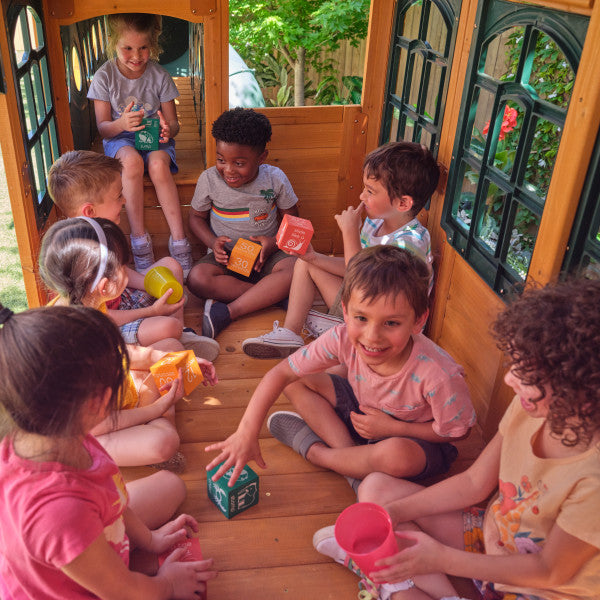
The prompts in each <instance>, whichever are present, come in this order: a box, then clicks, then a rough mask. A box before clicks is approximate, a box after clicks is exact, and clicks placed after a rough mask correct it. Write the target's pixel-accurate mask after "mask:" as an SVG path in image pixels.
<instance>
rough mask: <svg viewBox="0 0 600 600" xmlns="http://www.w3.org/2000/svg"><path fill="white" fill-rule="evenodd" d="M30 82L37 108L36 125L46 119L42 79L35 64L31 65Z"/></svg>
mask: <svg viewBox="0 0 600 600" xmlns="http://www.w3.org/2000/svg"><path fill="white" fill-rule="evenodd" d="M30 74H31V82H32V85H33V93H34V94H35V105H36V108H37V121H38V125H39V124H41V123H42V121H43V120H44V118H45V117H46V105H45V102H44V90H43V88H42V77H41V75H40V67H39V65H38V63H37V62H35V63H33V64H32V65H31V71H30Z"/></svg>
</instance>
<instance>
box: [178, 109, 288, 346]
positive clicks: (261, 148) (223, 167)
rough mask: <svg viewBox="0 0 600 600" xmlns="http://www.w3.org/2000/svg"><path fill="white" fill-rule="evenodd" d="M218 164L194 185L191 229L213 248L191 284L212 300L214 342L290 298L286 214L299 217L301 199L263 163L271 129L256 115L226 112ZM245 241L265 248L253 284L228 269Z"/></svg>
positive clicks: (209, 316)
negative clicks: (283, 245)
mask: <svg viewBox="0 0 600 600" xmlns="http://www.w3.org/2000/svg"><path fill="white" fill-rule="evenodd" d="M212 135H213V137H214V138H215V141H216V149H217V164H216V166H214V167H211V168H210V169H207V170H206V171H204V172H203V173H202V174H201V175H200V177H199V179H198V183H197V184H196V189H195V191H194V197H193V198H192V209H191V211H190V229H191V230H192V232H193V233H194V234H195V235H196V237H197V238H198V239H200V240H201V241H202V242H203V243H204V244H205V245H206V247H207V248H208V249H209V253H208V254H207V255H206V256H204V257H203V258H202V259H200V262H199V263H197V264H196V265H195V266H194V267H193V268H192V270H191V271H190V274H189V277H188V280H187V285H188V288H189V289H190V291H192V292H193V293H194V294H196V296H199V297H201V298H206V299H207V300H206V303H205V306H204V318H203V324H202V335H204V336H209V337H211V338H214V337H216V336H217V335H218V334H219V332H220V331H221V330H223V329H224V328H225V327H227V325H229V323H230V322H231V321H232V320H235V319H237V318H239V317H241V316H243V315H246V314H248V313H251V312H254V311H256V310H259V309H261V308H265V307H267V306H271V305H272V304H275V303H277V302H279V301H281V300H283V299H284V298H287V296H288V293H289V290H290V282H291V281H292V273H293V267H294V261H295V260H296V259H295V257H292V256H288V255H287V254H285V253H284V252H283V251H281V250H279V249H278V248H277V245H276V243H275V235H276V233H277V229H278V227H279V221H280V220H281V218H282V217H283V215H285V214H289V215H293V216H295V215H297V214H298V209H297V207H296V203H297V202H298V199H297V198H296V194H294V190H293V189H292V186H291V184H290V182H289V180H288V178H287V177H286V176H285V173H284V172H283V171H282V170H281V169H279V168H278V167H274V166H272V165H266V164H264V162H265V160H266V158H267V155H268V150H266V145H267V142H268V141H269V140H270V139H271V123H269V119H267V117H265V116H264V115H262V114H260V113H257V112H255V111H254V110H252V109H251V108H234V109H232V110H228V111H225V112H224V113H223V114H222V115H221V116H220V117H219V118H218V119H217V120H216V121H215V122H214V123H213V126H212ZM239 238H245V239H248V240H251V241H253V242H257V243H259V244H260V245H261V246H262V248H261V251H260V255H259V256H258V258H257V260H256V263H255V264H254V268H253V271H252V273H251V274H250V276H249V277H246V276H244V275H240V274H238V273H235V272H234V271H231V270H228V269H227V262H228V260H229V251H230V250H231V248H232V247H233V245H234V244H235V243H236V242H237V240H238V239H239Z"/></svg>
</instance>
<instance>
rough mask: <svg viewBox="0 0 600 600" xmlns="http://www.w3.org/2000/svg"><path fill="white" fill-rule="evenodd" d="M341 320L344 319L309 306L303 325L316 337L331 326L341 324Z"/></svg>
mask: <svg viewBox="0 0 600 600" xmlns="http://www.w3.org/2000/svg"><path fill="white" fill-rule="evenodd" d="M343 322H344V319H340V317H334V316H333V315H328V314H325V313H322V312H319V311H318V310H313V309H312V308H311V309H310V310H309V311H308V315H307V316H306V323H305V324H304V327H306V329H307V331H308V332H309V333H310V335H311V336H312V337H314V338H318V337H319V336H320V335H322V334H324V333H325V332H326V331H328V330H329V329H331V328H332V327H335V326H336V325H341V324H342V323H343Z"/></svg>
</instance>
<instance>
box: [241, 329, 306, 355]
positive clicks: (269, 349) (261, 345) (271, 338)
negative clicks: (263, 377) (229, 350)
mask: <svg viewBox="0 0 600 600" xmlns="http://www.w3.org/2000/svg"><path fill="white" fill-rule="evenodd" d="M302 346H304V340H303V339H302V337H301V336H299V335H298V334H296V333H294V332H293V331H291V330H290V329H286V328H285V327H279V321H274V322H273V331H269V333H265V334H264V335H260V336H258V337H255V338H248V339H246V340H244V341H243V342H242V350H243V351H244V352H245V353H246V354H247V355H248V356H252V357H253V358H285V357H286V356H289V355H290V354H291V353H292V352H295V351H296V350H298V348H302Z"/></svg>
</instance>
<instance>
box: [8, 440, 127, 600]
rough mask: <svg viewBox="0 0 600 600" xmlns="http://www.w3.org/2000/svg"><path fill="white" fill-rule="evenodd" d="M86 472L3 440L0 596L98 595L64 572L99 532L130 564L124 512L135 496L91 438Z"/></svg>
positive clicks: (59, 599)
mask: <svg viewBox="0 0 600 600" xmlns="http://www.w3.org/2000/svg"><path fill="white" fill-rule="evenodd" d="M83 443H84V446H85V447H86V449H87V450H88V452H89V454H90V456H91V458H92V466H91V467H90V468H89V469H87V470H79V469H74V468H72V467H68V466H65V465H63V464H61V463H57V462H42V463H40V462H34V461H30V460H26V459H23V458H20V457H19V456H18V455H17V454H15V452H14V449H13V444H12V438H11V437H10V436H9V437H6V438H4V439H3V440H2V442H0V522H1V523H2V527H1V529H0V597H1V598H2V599H3V600H22V599H23V600H24V599H30V598H35V599H36V600H64V599H65V598H69V600H76V599H80V598H96V596H95V595H94V594H92V593H91V592H89V591H87V590H85V589H84V588H82V587H81V586H80V585H79V584H77V583H75V582H74V581H73V580H72V579H70V578H69V577H67V576H66V575H65V574H64V573H63V572H62V570H61V569H62V567H64V566H65V565H68V564H69V563H71V562H72V561H73V560H74V559H75V558H77V557H78V556H79V555H80V554H81V553H82V552H83V551H84V550H86V549H87V548H88V547H89V546H90V545H91V544H92V542H94V541H95V540H96V539H97V538H98V537H99V536H100V535H104V536H105V537H106V540H107V541H108V543H109V544H110V545H111V546H112V547H113V548H114V550H115V552H117V554H119V556H120V557H121V558H122V559H123V562H124V563H125V564H127V565H128V564H129V539H128V537H127V534H126V533H125V522H124V519H123V513H124V512H125V509H126V507H127V502H128V497H127V491H126V488H125V483H124V481H123V478H122V477H121V473H120V472H119V469H118V467H117V465H116V464H115V463H114V461H113V460H112V459H111V458H110V456H109V455H108V454H107V453H106V452H105V450H104V449H103V448H102V446H100V444H99V443H98V442H97V441H96V440H95V439H94V438H93V437H92V436H87V437H86V438H85V439H84V442H83Z"/></svg>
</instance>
